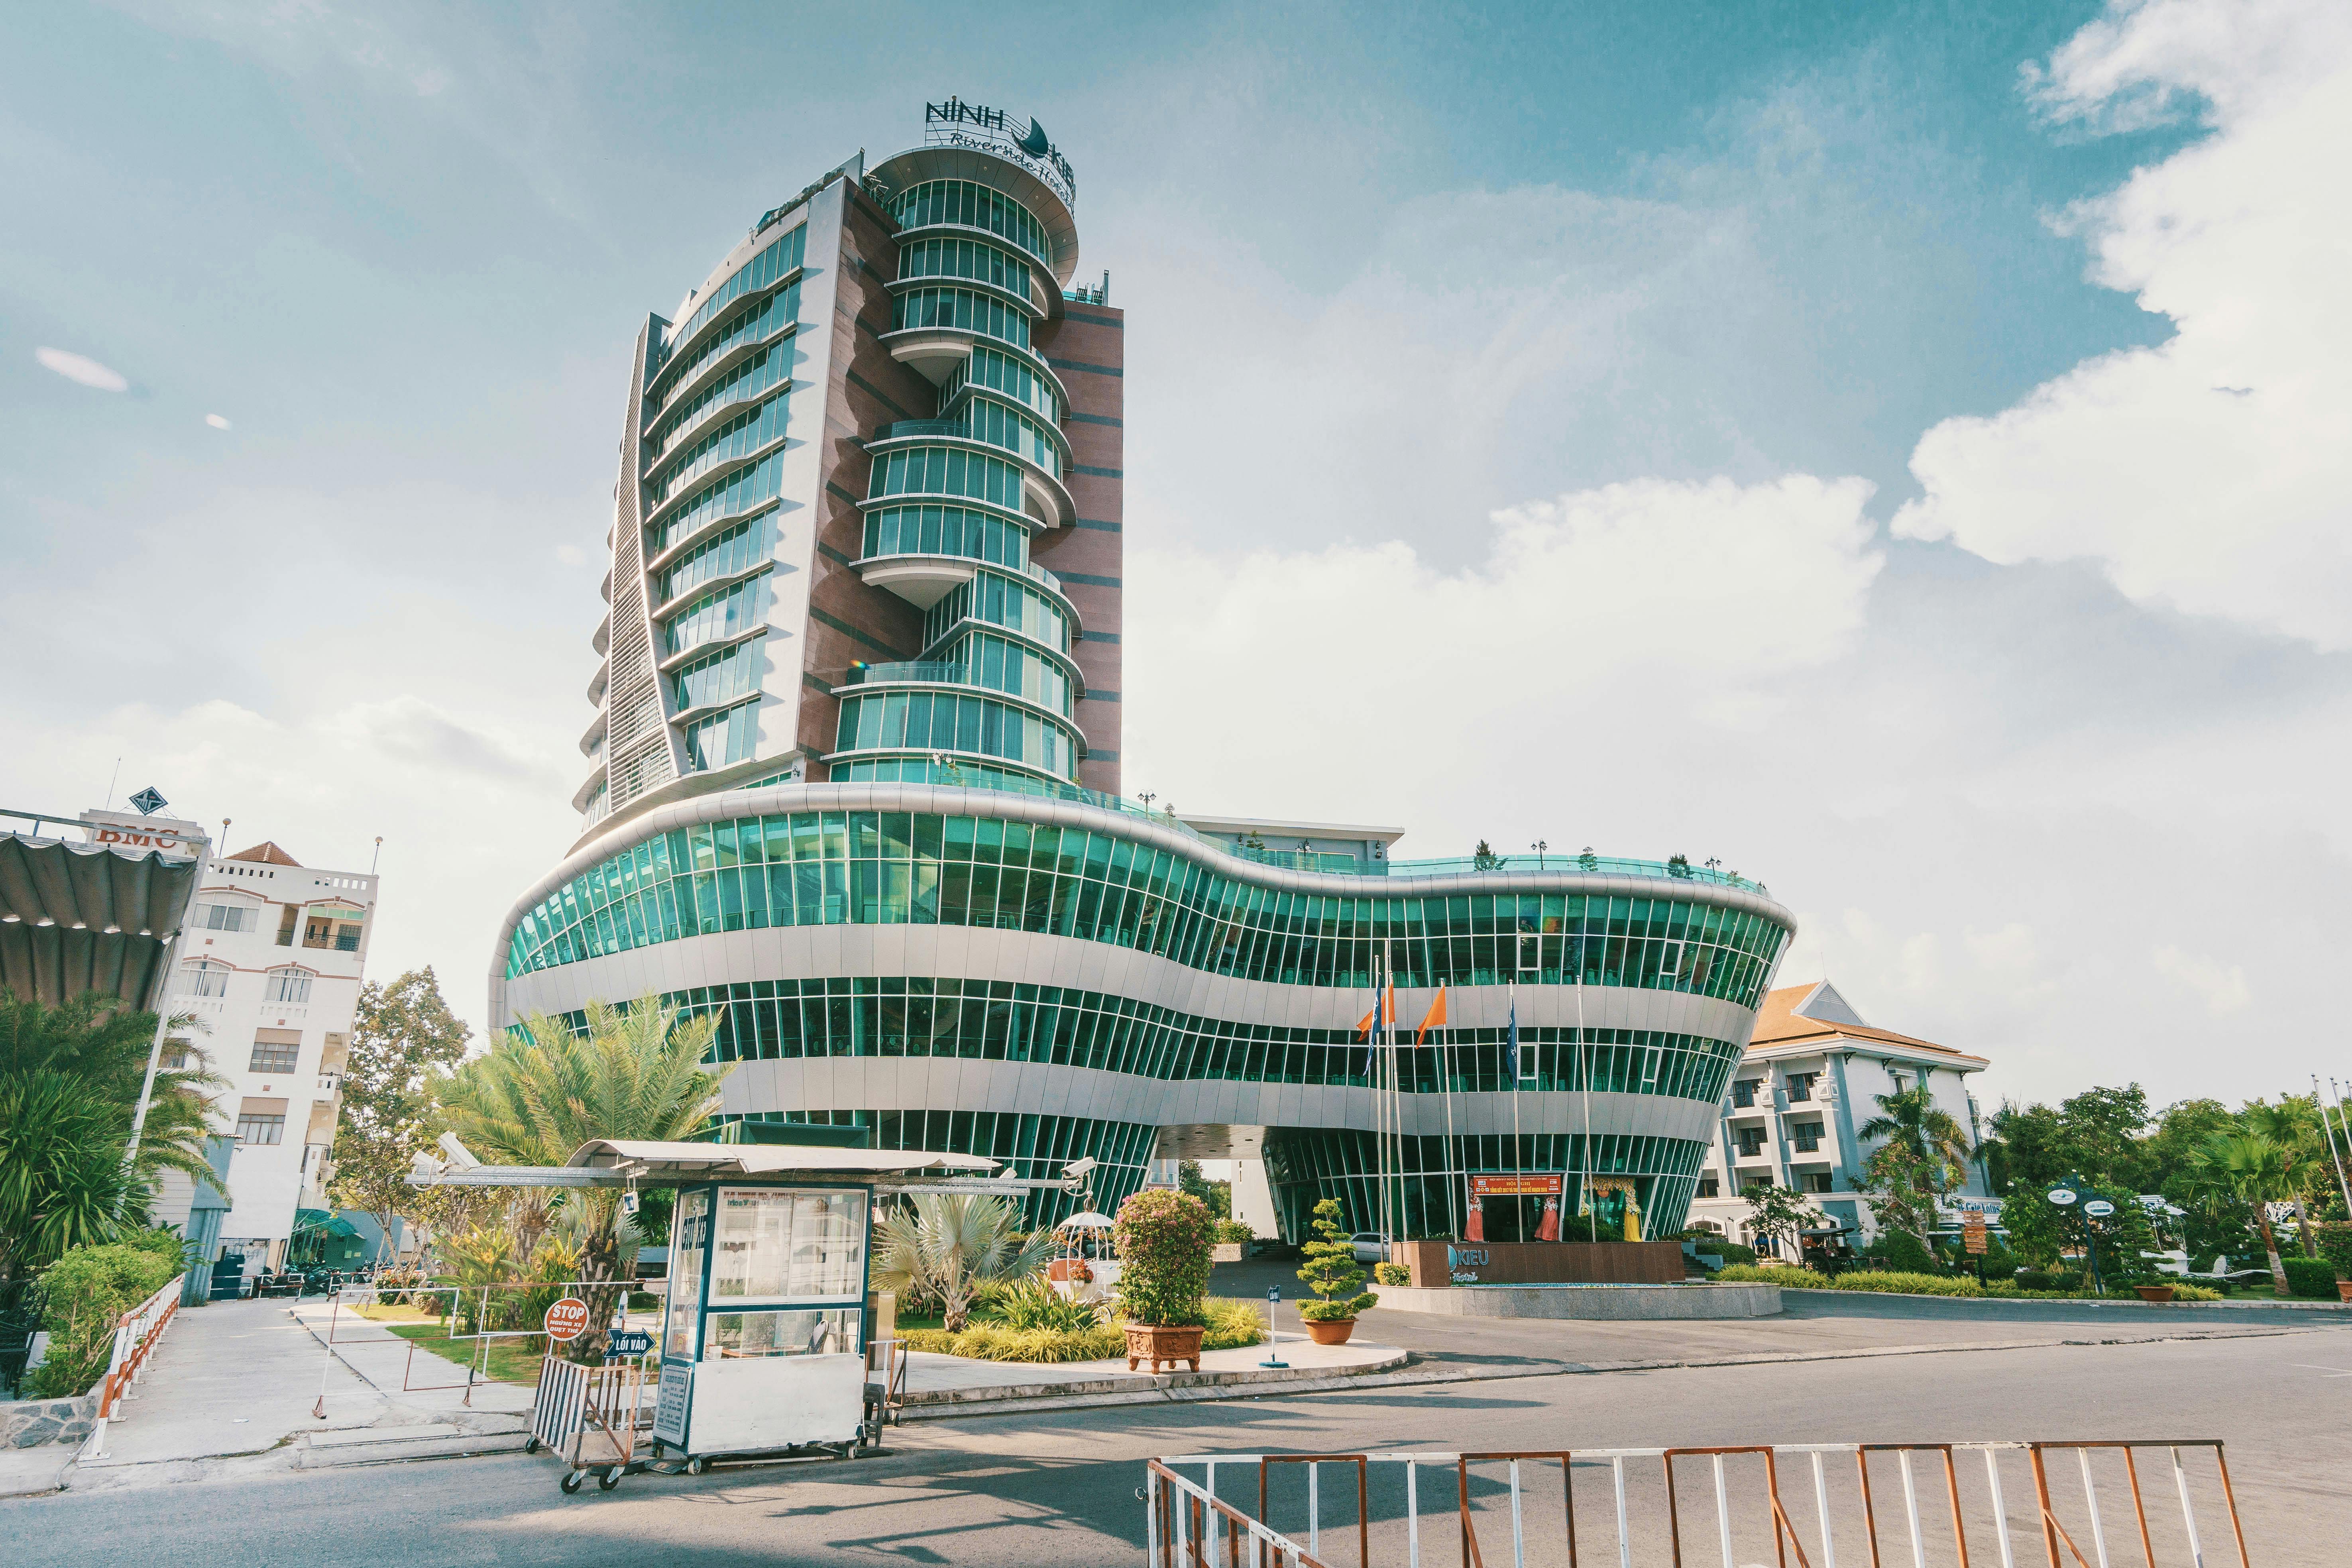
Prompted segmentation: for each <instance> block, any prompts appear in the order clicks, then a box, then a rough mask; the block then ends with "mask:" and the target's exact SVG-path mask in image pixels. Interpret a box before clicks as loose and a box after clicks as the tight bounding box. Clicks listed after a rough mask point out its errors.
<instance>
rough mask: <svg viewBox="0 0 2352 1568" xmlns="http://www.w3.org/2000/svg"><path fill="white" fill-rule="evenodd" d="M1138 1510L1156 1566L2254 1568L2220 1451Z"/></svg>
mask: <svg viewBox="0 0 2352 1568" xmlns="http://www.w3.org/2000/svg"><path fill="white" fill-rule="evenodd" d="M2150 1457H2153V1458H2155V1459H2156V1464H2157V1468H2158V1472H2159V1473H2158V1475H2157V1476H2156V1477H2154V1478H2144V1477H2143V1476H2142V1474H2141V1469H2142V1461H2143V1460H2144V1459H2147V1458H2150ZM1245 1467H1246V1468H1255V1470H1256V1472H1257V1474H1256V1491H1257V1497H1256V1500H1255V1501H1256V1504H1257V1509H1256V1512H1255V1515H1252V1514H1250V1513H1248V1512H1246V1511H1244V1507H1243V1506H1237V1503H1245V1502H1246V1498H1245V1497H1244V1496H1242V1495H1241V1494H1244V1493H1245V1492H1246V1490H1247V1481H1246V1479H1242V1477H1245V1476H1246V1469H1245ZM1334 1468H1337V1469H1338V1470H1339V1478H1338V1480H1339V1485H1338V1486H1337V1487H1333V1486H1332V1485H1330V1484H1329V1483H1330V1482H1331V1480H1332V1479H1333V1478H1331V1477H1329V1476H1327V1475H1326V1473H1325V1472H1327V1471H1328V1470H1331V1469H1334ZM1194 1469H1197V1470H1198V1472H1199V1474H1198V1478H1197V1479H1195V1478H1194V1477H1193V1476H1192V1475H1188V1474H1186V1473H1184V1472H1186V1471H1189V1470H1194ZM1236 1472H1241V1473H1242V1474H1241V1477H1237V1476H1236ZM1237 1479H1239V1480H1240V1485H1238V1486H1237V1485H1236V1484H1235V1482H1236V1480H1237ZM1220 1480H1223V1481H1224V1491H1225V1493H1226V1495H1224V1496H1220V1495H1219V1490H1220V1489H1219V1482H1220ZM1784 1482H1788V1483H1790V1490H1789V1492H1788V1493H1787V1494H1785V1495H1784V1493H1783V1490H1782V1487H1783V1483H1784ZM2144 1482H2146V1483H2147V1484H2145V1485H2144ZM2078 1489H2079V1494H2080V1495H2079V1497H2078V1496H2077V1495H2076V1493H2077V1490H2078ZM1349 1493H1352V1494H1353V1495H1352V1496H1349V1495H1348V1494H1349ZM1141 1495H1142V1496H1143V1498H1144V1501H1145V1506H1146V1515H1145V1536H1146V1542H1147V1547H1148V1551H1149V1553H1150V1564H1151V1568H1300V1565H1308V1568H1325V1565H1326V1564H1335V1563H1344V1562H1347V1561H1349V1559H1352V1563H1353V1564H1354V1568H1373V1564H1374V1563H1383V1564H1385V1563H1398V1564H1402V1568H1422V1563H1423V1552H1438V1551H1440V1550H1441V1549H1442V1548H1443V1546H1444V1537H1445V1536H1447V1535H1453V1536H1454V1537H1455V1540H1456V1545H1457V1550H1458V1554H1459V1561H1460V1563H1461V1564H1462V1568H1487V1564H1489V1563H1493V1564H1494V1565H1495V1568H1503V1565H1504V1564H1508V1565H1509V1568H1528V1564H1529V1563H1531V1562H1542V1563H1567V1564H1568V1565H1569V1568H1582V1564H1583V1563H1585V1562H1586V1561H1588V1560H1589V1561H1590V1562H1591V1563H1593V1564H1594V1565H1595V1568H1599V1565H1601V1564H1604V1563H1606V1564H1613V1565H1614V1568H1637V1565H1638V1568H1651V1565H1653V1564H1655V1565H1657V1568H1669V1565H1670V1568H1684V1564H1685V1558H1686V1554H1687V1560H1688V1562H1689V1563H1692V1564H1699V1563H1707V1564H1713V1563H1718V1562H1719V1563H1720V1564H1721V1568H1761V1565H1763V1564H1766V1563H1770V1564H1772V1565H1774V1568H1790V1565H1791V1564H1792V1563H1793V1564H1794V1565H1795V1568H1838V1564H1839V1562H1840V1554H1841V1552H1843V1561H1844V1563H1845V1565H1846V1568H1864V1563H1865V1562H1866V1563H1867V1568H1899V1565H1902V1564H1908V1568H1946V1565H1949V1568H1971V1563H1975V1564H1979V1565H1981V1568H1992V1565H1993V1564H1994V1563H1998V1564H1999V1568H2021V1564H2026V1565H2032V1564H2036V1563H2040V1564H2044V1565H2046V1568H2123V1565H2124V1564H2125V1563H2126V1562H2134V1563H2145V1564H2146V1565H2147V1568H2158V1565H2160V1564H2170V1563H2179V1564H2182V1565H2183V1568H2206V1565H2207V1564H2208V1563H2213V1564H2214V1565H2215V1568H2220V1565H2221V1564H2222V1563H2226V1562H2228V1561H2230V1560H2231V1558H2234V1560H2235V1562H2236V1563H2237V1564H2238V1568H2251V1563H2250V1560H2249V1558H2248V1556H2247V1553H2246V1544H2245V1531H2244V1529H2243V1527H2242V1524H2241V1522H2240V1521H2239V1517H2238V1506H2237V1498H2236V1495H2235V1493H2234V1491H2233V1489H2231V1483H2230V1472H2229V1465H2228V1463H2227V1461H2226V1460H2225V1458H2223V1455H2222V1450H2221V1444H2220V1443H2219V1442H2217V1441H2214V1440H2212V1439H2210V1438H2178V1439H2173V1438H2166V1439H2091V1440H2086V1441H2072V1442H1979V1443H1805V1444H1780V1445H1762V1444H1748V1445H1738V1446H1734V1447H1679V1448H1579V1449H1558V1450H1540V1451H1517V1452H1494V1453H1466V1452H1465V1453H1397V1454H1264V1455H1259V1454H1251V1455H1210V1454H1199V1455H1187V1456H1182V1457H1179V1458H1165V1459H1158V1460H1154V1461H1152V1462H1151V1463H1150V1466H1149V1467H1148V1469H1147V1475H1146V1485H1145V1489H1144V1490H1143V1492H1142V1494H1141ZM1448 1515H1450V1516H1452V1517H1450V1518H1448V1517H1446V1516H1448ZM2225 1516H2226V1519H2227V1521H2228V1531H2229V1536H2230V1539H2229V1542H2227V1544H2226V1546H2222V1547H2221V1551H2222V1552H2223V1555H2221V1556H2218V1557H2215V1556H2209V1552H2210V1551H2212V1550H2213V1549H2214V1548H2215V1547H2216V1546H2217V1545H2219V1544H2220V1543H2219V1542H2218V1539H2216V1540H2214V1541H2209V1540H2208V1536H2209V1535H2210V1536H2214V1537H2216V1538H2218V1535H2219V1521H2220V1520H2221V1519H2222V1518H2223V1517H2225ZM2200 1521H2202V1522H2201V1523H2200ZM1302 1526H1303V1528H1301V1527H1302ZM1326 1533H1333V1534H1334V1535H1335V1546H1334V1550H1333V1551H1332V1552H1330V1553H1329V1554H1328V1555H1327V1554H1326V1552H1325V1545H1324V1539H1323V1538H1324V1536H1325V1534H1326ZM1348 1536H1353V1537H1354V1540H1353V1541H1352V1542H1349V1541H1347V1540H1346V1539H1345V1538H1346V1537H1348ZM2119 1536H2120V1537H2122V1538H2123V1539H2121V1540H2118V1539H2116V1538H2117V1537H2119ZM1432 1562H1434V1558H1432Z"/></svg>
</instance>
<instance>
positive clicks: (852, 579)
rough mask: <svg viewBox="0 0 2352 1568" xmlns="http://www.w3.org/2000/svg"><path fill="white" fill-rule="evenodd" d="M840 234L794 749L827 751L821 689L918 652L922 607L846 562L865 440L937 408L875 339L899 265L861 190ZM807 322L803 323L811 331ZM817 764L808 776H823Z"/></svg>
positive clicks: (831, 725)
mask: <svg viewBox="0 0 2352 1568" xmlns="http://www.w3.org/2000/svg"><path fill="white" fill-rule="evenodd" d="M846 222H847V226H848V232H847V233H845V234H844V235H843V236H842V268H841V278H840V280H839V289H840V293H839V300H838V305H837V308H836V310H835V315H834V320H833V321H832V322H831V323H830V329H831V331H832V333H833V353H832V356H831V364H832V371H831V381H830V384H828V385H827V386H826V388H825V398H824V430H823V431H822V432H821V433H820V434H819V435H818V436H817V437H814V438H816V439H819V440H821V441H822V442H823V443H824V450H823V451H822V452H821V453H820V454H819V457H818V472H819V476H820V478H819V489H818V492H817V498H816V510H817V530H816V545H817V547H816V561H815V563H814V581H813V582H812V583H811V584H809V606H810V612H811V613H810V616H809V624H808V637H807V646H806V647H805V648H803V652H802V658H801V673H802V681H801V684H802V689H803V691H802V702H801V729H800V736H799V741H800V744H801V748H802V749H803V751H804V752H807V753H808V754H809V755H811V756H814V757H821V756H823V755H824V753H826V752H830V751H832V750H834V742H835V731H836V730H837V728H838V726H839V723H840V717H841V704H840V702H839V701H838V700H835V699H834V698H833V697H832V696H831V695H830V694H829V690H830V689H831V688H832V687H835V686H838V685H839V684H841V682H842V679H843V678H844V676H845V673H846V672H847V670H848V668H849V666H850V665H851V664H852V663H854V662H861V661H862V662H865V663H869V664H870V663H877V662H880V661H884V660H888V659H902V658H914V657H915V656H916V655H917V654H918V653H919V652H921V651H922V646H921V645H922V636H923V616H922V612H921V611H919V610H918V609H916V608H915V607H914V606H913V605H909V604H908V603H907V602H906V601H905V600H903V599H901V598H899V597H898V595H895V594H890V593H886V592H884V591H883V590H881V589H879V588H869V587H867V586H866V584H864V583H862V582H860V581H859V580H858V577H857V574H856V573H855V572H853V571H851V570H850V569H849V563H851V562H853V561H856V559H857V558H858V557H859V555H861V554H863V553H864V552H865V544H866V540H865V517H864V513H862V512H861V511H860V510H858V506H857V503H858V502H859V501H860V500H864V499H865V496H866V484H867V480H868V479H869V477H870V473H871V469H872V467H873V464H872V460H871V459H870V458H867V457H866V447H865V443H866V441H867V440H869V439H871V438H872V437H873V434H874V432H875V431H876V429H877V428H878V427H879V426H884V425H887V424H889V423H891V422H892V421H893V420H898V419H928V418H929V417H930V416H932V414H934V413H935V412H936V411H937V409H938V395H937V392H936V390H935V389H934V388H933V387H932V385H931V384H930V383H929V382H928V381H926V380H924V379H923V377H921V376H920V375H919V374H916V373H915V372H913V371H910V370H908V369H907V368H906V367H905V366H904V365H902V364H899V363H898V362H897V361H896V360H893V359H892V358H891V357H890V353H889V351H888V350H887V348H885V347H884V346H883V345H882V343H881V342H880V341H879V339H880V336H881V334H882V333H884V332H887V331H889V330H890V295H889V291H888V289H887V287H886V285H887V282H888V280H889V279H890V278H891V277H893V276H894V275H895V274H896V273H897V271H898V246H897V244H896V242H895V241H893V240H892V239H891V237H890V227H889V224H888V221H887V219H885V218H884V217H883V216H882V215H881V213H880V211H879V210H878V209H877V208H876V207H875V206H874V205H873V204H872V203H871V202H870V201H868V200H866V199H865V198H864V197H863V196H862V195H854V196H853V197H852V199H851V201H850V203H849V205H848V217H847V220H846ZM814 328H815V323H809V324H807V325H804V326H803V328H802V331H812V330H814ZM808 776H809V778H810V779H811V780H812V781H815V780H818V779H821V778H822V777H823V776H824V768H823V767H822V766H815V767H812V768H811V769H810V770H809V774H808Z"/></svg>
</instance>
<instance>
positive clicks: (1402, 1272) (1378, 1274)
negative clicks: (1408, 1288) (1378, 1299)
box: [1372, 1263, 1412, 1285]
mask: <svg viewBox="0 0 2352 1568" xmlns="http://www.w3.org/2000/svg"><path fill="white" fill-rule="evenodd" d="M1372 1278H1373V1279H1374V1280H1376V1281H1378V1282H1379V1283H1381V1284H1382V1285H1410V1284H1412V1269H1410V1268H1406V1267H1405V1266H1404V1265H1403V1264H1402V1263H1375V1264H1373V1265H1372Z"/></svg>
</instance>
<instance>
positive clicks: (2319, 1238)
mask: <svg viewBox="0 0 2352 1568" xmlns="http://www.w3.org/2000/svg"><path fill="white" fill-rule="evenodd" d="M2311 1238H2312V1240H2313V1241H2315V1242H2316V1243H2317V1244H2318V1247H2319V1256H2320V1257H2322V1258H2326V1259H2327V1260H2328V1261H2329V1262H2330V1263H2333V1264H2334V1265H2336V1275H2337V1277H2338V1278H2340V1279H2352V1220H2341V1219H2324V1220H2321V1221H2319V1222H2318V1223H2317V1224H2315V1225H2314V1226H2312V1227H2311Z"/></svg>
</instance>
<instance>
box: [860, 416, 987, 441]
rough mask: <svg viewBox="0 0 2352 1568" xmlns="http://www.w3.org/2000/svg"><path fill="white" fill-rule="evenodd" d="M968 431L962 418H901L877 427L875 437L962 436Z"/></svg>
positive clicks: (885, 438) (886, 438) (881, 438)
mask: <svg viewBox="0 0 2352 1568" xmlns="http://www.w3.org/2000/svg"><path fill="white" fill-rule="evenodd" d="M966 433H967V432H966V431H965V429H964V426H963V421H962V420H961V419H900V420H898V421H896V422H894V423H892V424H888V425H884V426H879V427H878V428H877V429H876V430H875V432H874V439H876V440H877V441H895V440H897V439H898V438H899V437H901V436H961V435H964V434H966Z"/></svg>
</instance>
